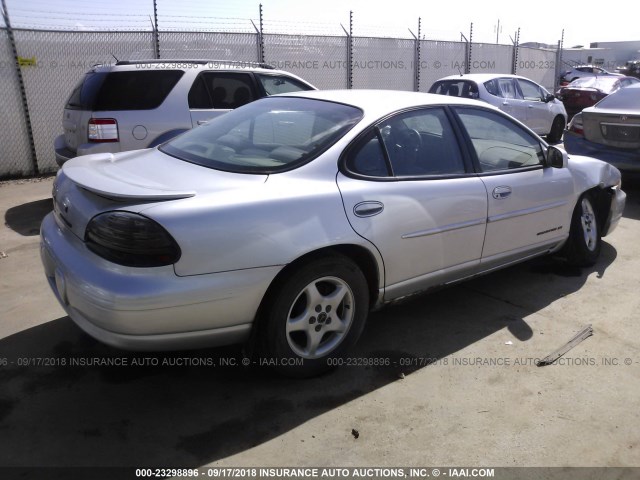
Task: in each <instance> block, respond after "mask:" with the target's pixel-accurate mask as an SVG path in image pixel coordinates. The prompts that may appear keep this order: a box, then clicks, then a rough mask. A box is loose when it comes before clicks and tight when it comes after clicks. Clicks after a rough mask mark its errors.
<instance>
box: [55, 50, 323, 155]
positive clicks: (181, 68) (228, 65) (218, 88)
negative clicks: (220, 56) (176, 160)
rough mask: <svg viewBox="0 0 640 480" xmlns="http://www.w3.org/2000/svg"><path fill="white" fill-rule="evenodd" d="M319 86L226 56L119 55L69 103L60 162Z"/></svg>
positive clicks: (163, 136) (158, 139) (152, 140)
mask: <svg viewBox="0 0 640 480" xmlns="http://www.w3.org/2000/svg"><path fill="white" fill-rule="evenodd" d="M299 90H315V87H314V86H313V85H311V84H309V83H308V82H306V81H304V80H303V79H301V78H299V77H296V76H295V75H292V74H290V73H287V72H283V71H279V70H274V69H273V67H270V66H269V65H266V64H256V63H252V62H246V63H243V62H229V61H226V60H222V61H216V60H163V61H160V60H145V61H118V62H117V63H116V64H115V65H96V66H95V67H94V68H92V69H91V70H90V71H89V72H87V73H86V74H85V76H84V77H83V79H82V80H81V81H80V82H79V83H78V85H77V86H76V87H75V88H74V90H73V92H72V93H71V96H70V97H69V100H68V101H67V104H66V106H65V109H64V114H63V118H62V126H63V128H64V134H63V135H60V136H58V137H57V138H56V139H55V141H54V147H55V154H56V162H57V163H58V165H62V164H63V163H64V162H66V161H67V160H68V159H70V158H73V157H77V156H80V155H88V154H91V153H101V152H110V153H114V152H122V151H127V150H136V149H141V148H149V147H155V146H156V145H159V144H161V143H163V142H165V141H167V140H169V139H170V138H173V137H175V136H176V135H178V134H180V133H182V132H184V131H186V130H189V129H191V128H193V127H196V126H198V125H200V124H202V123H205V122H206V121H207V120H210V119H212V118H214V117H216V116H218V115H221V114H223V113H225V112H228V111H229V110H231V109H234V108H237V107H239V106H241V105H244V104H246V103H249V102H251V101H253V100H256V99H258V98H261V97H265V96H268V95H275V94H277V93H288V92H294V91H299Z"/></svg>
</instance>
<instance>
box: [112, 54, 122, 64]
mask: <svg viewBox="0 0 640 480" xmlns="http://www.w3.org/2000/svg"><path fill="white" fill-rule="evenodd" d="M111 56H112V57H113V58H115V59H116V63H118V62H119V61H120V60H118V57H116V56H115V55H114V54H113V53H112V54H111Z"/></svg>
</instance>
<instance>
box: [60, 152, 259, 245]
mask: <svg viewBox="0 0 640 480" xmlns="http://www.w3.org/2000/svg"><path fill="white" fill-rule="evenodd" d="M266 179H267V175H248V174H237V173H228V172H221V171H218V170H213V169H210V168H205V167H202V166H199V165H195V164H192V163H188V162H186V161H183V160H179V159H177V158H173V157H171V156H169V155H166V154H164V153H162V152H160V151H158V150H157V149H147V150H136V151H131V152H123V153H116V154H111V153H101V154H95V155H86V156H82V157H76V158H73V159H71V160H69V161H68V162H66V163H65V164H64V166H63V168H62V171H61V173H60V174H59V176H58V178H57V179H56V182H55V184H54V190H53V200H54V202H53V203H54V212H55V216H56V220H57V221H58V224H59V225H61V226H64V227H66V228H68V229H70V230H71V231H72V232H73V233H74V234H75V235H76V236H78V237H79V238H81V239H84V234H85V229H86V226H87V224H88V223H89V221H90V220H91V219H92V218H93V217H94V216H95V215H97V214H99V213H102V212H106V211H109V210H127V211H131V212H140V211H141V210H143V209H146V208H148V207H150V206H152V205H153V204H156V203H159V202H166V201H180V199H186V198H189V197H194V196H196V195H198V194H200V193H210V192H218V191H225V190H232V189H235V190H237V189H242V188H255V187H256V186H258V185H261V184H263V183H264V182H265V180H266Z"/></svg>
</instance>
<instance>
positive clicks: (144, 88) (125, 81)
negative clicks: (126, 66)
mask: <svg viewBox="0 0 640 480" xmlns="http://www.w3.org/2000/svg"><path fill="white" fill-rule="evenodd" d="M183 74H184V71H182V70H154V71H132V72H89V73H87V74H86V75H85V77H84V78H83V79H82V81H81V82H80V83H79V84H78V85H76V88H74V90H73V92H71V96H70V97H69V100H68V101H67V107H66V108H69V109H73V110H91V111H106V110H110V111H112V110H151V109H154V108H157V107H159V106H160V105H161V104H162V102H163V101H164V99H165V98H167V95H169V92H170V91H171V90H172V89H173V87H175V85H176V83H178V80H180V78H181V77H182V75H183Z"/></svg>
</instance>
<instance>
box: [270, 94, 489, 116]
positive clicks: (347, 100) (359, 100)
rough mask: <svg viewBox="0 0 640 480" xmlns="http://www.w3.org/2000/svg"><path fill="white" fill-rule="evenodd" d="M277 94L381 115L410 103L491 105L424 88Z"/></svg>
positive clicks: (411, 104) (420, 104) (415, 105)
mask: <svg viewBox="0 0 640 480" xmlns="http://www.w3.org/2000/svg"><path fill="white" fill-rule="evenodd" d="M277 97H302V98H311V99H317V100H325V101H329V102H336V103H342V104H345V105H351V106H353V107H356V108H359V109H361V110H363V111H364V112H365V114H367V115H369V114H371V115H375V116H382V115H385V114H386V113H392V112H395V111H398V110H403V109H406V108H411V107H418V106H428V105H470V106H478V105H481V106H483V107H488V108H493V107H491V106H490V105H488V104H487V103H485V102H480V101H478V100H472V99H467V98H459V97H450V96H446V95H436V94H432V93H423V92H408V91H400V90H365V89H363V90H359V89H357V90H308V91H303V92H292V93H283V94H280V95H273V96H272V97H270V98H277Z"/></svg>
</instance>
